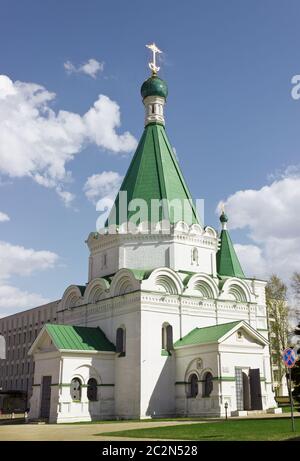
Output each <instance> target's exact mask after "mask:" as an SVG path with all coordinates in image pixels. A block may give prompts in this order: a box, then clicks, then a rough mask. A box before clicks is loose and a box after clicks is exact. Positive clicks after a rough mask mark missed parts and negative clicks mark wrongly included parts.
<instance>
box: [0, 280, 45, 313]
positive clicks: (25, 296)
mask: <svg viewBox="0 0 300 461" xmlns="http://www.w3.org/2000/svg"><path fill="white" fill-rule="evenodd" d="M48 302H49V299H47V298H44V297H43V296H41V295H39V294H37V293H29V292H28V291H24V290H20V289H19V288H17V287H14V286H12V285H2V284H0V317H5V316H6V315H11V314H13V313H15V312H17V311H19V310H24V309H29V308H31V307H36V306H40V305H42V304H46V303H48Z"/></svg>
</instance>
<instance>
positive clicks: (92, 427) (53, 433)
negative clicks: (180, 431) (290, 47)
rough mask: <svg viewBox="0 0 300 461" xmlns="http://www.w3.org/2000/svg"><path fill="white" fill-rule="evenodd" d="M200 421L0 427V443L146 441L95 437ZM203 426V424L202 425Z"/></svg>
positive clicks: (15, 425)
mask: <svg viewBox="0 0 300 461" xmlns="http://www.w3.org/2000/svg"><path fill="white" fill-rule="evenodd" d="M200 422H201V421H153V422H152V421H151V422H132V423H131V422H122V423H118V422H116V423H103V424H70V425H67V424H66V425H65V424H57V425H56V424H13V425H7V426H4V425H3V426H0V441H4V440H5V441H17V440H18V441H24V440H30V441H32V440H33V441H38V440H43V441H45V440H49V441H50V440H51V441H53V440H58V441H70V440H73V441H74V440H78V441H84V440H87V441H91V440H94V441H100V440H106V441H108V440H111V441H113V440H148V439H133V438H124V437H122V438H121V437H111V436H105V435H102V436H96V434H100V433H105V432H115V431H125V430H128V429H144V428H150V427H162V426H176V425H178V424H195V423H200ZM204 424H205V423H204Z"/></svg>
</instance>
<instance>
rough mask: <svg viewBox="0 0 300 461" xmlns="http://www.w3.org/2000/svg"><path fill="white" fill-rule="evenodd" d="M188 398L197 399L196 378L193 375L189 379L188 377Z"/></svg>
mask: <svg viewBox="0 0 300 461" xmlns="http://www.w3.org/2000/svg"><path fill="white" fill-rule="evenodd" d="M188 394H189V397H193V398H195V397H197V395H198V376H197V375H196V374H195V373H193V374H192V375H191V376H190V377H189V392H188Z"/></svg>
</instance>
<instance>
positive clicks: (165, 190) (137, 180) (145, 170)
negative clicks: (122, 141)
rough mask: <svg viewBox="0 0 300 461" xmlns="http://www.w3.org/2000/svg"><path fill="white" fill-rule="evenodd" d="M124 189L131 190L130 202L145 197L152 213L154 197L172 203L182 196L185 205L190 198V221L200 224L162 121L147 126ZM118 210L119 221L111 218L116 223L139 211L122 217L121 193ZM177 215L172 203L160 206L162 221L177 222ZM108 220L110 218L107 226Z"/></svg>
mask: <svg viewBox="0 0 300 461" xmlns="http://www.w3.org/2000/svg"><path fill="white" fill-rule="evenodd" d="M120 191H127V205H128V203H129V202H130V201H131V200H133V199H143V200H145V201H146V203H147V206H148V212H150V210H151V200H152V199H158V200H162V199H167V200H168V201H169V202H170V201H171V200H173V199H179V200H181V201H182V204H183V203H184V202H183V200H185V199H187V200H190V206H189V207H190V208H189V211H190V215H191V216H190V222H187V224H189V225H190V224H194V223H200V220H199V217H198V214H197V211H196V207H195V205H194V203H193V202H192V196H191V194H190V191H189V189H188V187H187V185H186V183H185V180H184V178H183V176H182V173H181V171H180V167H179V165H178V162H177V159H176V157H175V155H174V152H173V149H172V147H171V145H170V142H169V140H168V138H167V134H166V132H165V128H164V127H163V126H162V125H160V124H157V123H153V124H149V125H147V126H146V127H145V129H144V132H143V135H142V137H141V140H140V142H139V145H138V147H137V150H136V152H135V154H134V156H133V159H132V161H131V164H130V166H129V168H128V171H127V173H126V176H125V178H124V180H123V183H122V185H121V187H120ZM187 208H188V207H187ZM115 211H116V219H115V221H116V222H114V220H112V219H111V217H112V214H111V216H110V223H111V224H116V225H120V224H122V223H123V222H126V221H129V219H130V217H131V216H133V215H134V214H136V211H131V212H128V215H127V216H124V217H121V219H120V220H119V218H120V217H119V194H118V195H117V197H116V200H115ZM111 213H112V212H111ZM150 218H151V216H148V221H150V220H151V219H150ZM175 218H176V216H174V211H173V209H172V207H170V206H168V207H166V209H164V210H163V209H162V207H160V210H159V216H158V221H161V220H162V219H166V220H169V221H170V223H171V224H174V223H175V222H176V221H178V219H175ZM119 221H120V222H119ZM152 222H153V216H152ZM107 223H108V221H107V222H106V224H105V225H106V226H107Z"/></svg>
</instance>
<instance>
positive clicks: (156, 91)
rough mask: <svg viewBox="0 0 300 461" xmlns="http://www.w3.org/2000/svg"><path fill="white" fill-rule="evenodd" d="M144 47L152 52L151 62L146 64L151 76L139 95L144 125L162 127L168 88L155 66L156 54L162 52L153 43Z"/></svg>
mask: <svg viewBox="0 0 300 461" xmlns="http://www.w3.org/2000/svg"><path fill="white" fill-rule="evenodd" d="M146 47H147V48H149V49H150V50H151V51H152V53H153V56H152V61H151V62H149V63H148V65H149V68H150V69H151V71H152V75H151V77H149V78H148V79H147V80H145V82H144V83H143V85H142V87H141V95H142V98H143V103H144V105H145V110H146V116H145V125H148V124H149V123H160V124H161V125H164V124H165V119H164V105H165V102H166V98H167V95H168V87H167V84H166V82H165V81H164V80H162V79H161V78H159V77H158V76H157V72H158V71H159V69H160V67H158V66H157V64H156V54H157V53H159V54H160V53H162V51H161V50H160V49H159V48H158V47H157V46H156V45H155V43H152V44H151V45H146Z"/></svg>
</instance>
